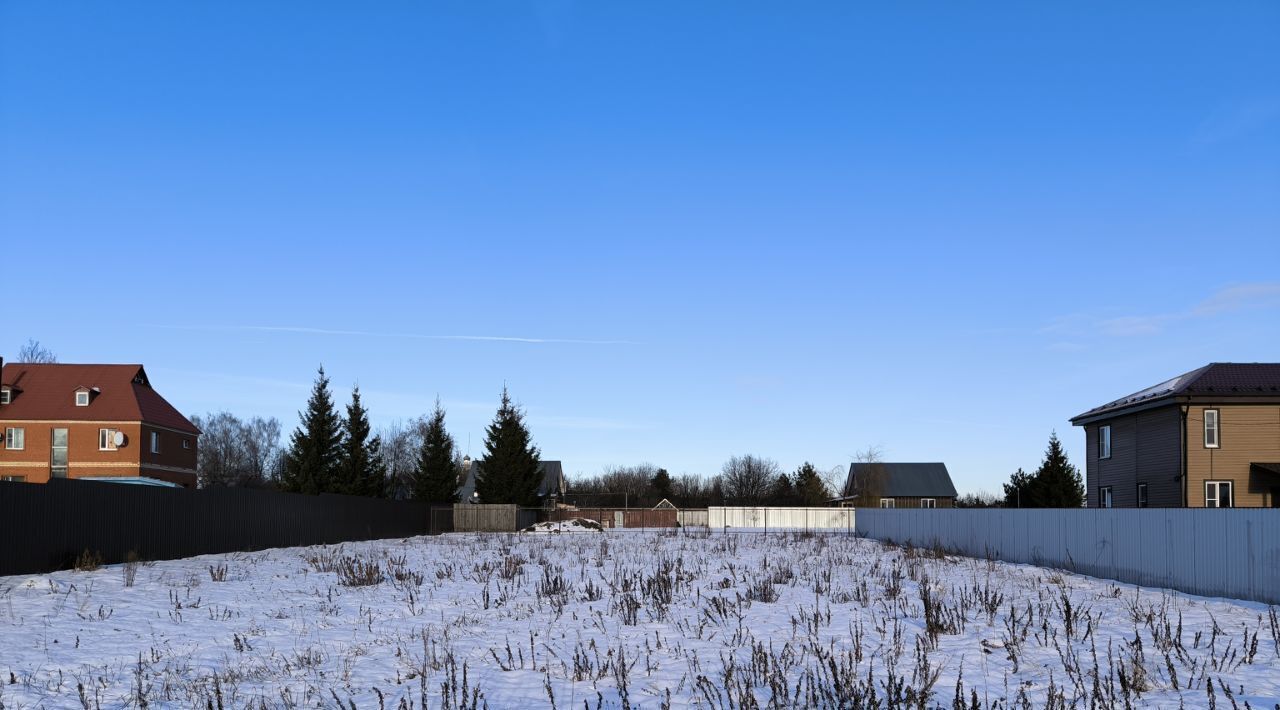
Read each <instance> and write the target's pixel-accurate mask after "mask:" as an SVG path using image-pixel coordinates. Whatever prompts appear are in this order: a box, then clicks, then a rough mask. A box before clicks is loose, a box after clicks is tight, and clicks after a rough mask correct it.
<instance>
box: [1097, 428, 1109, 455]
mask: <svg viewBox="0 0 1280 710" xmlns="http://www.w3.org/2000/svg"><path fill="white" fill-rule="evenodd" d="M1098 458H1100V459H1109V458H1111V425H1110V424H1108V425H1107V426H1100V427H1098Z"/></svg>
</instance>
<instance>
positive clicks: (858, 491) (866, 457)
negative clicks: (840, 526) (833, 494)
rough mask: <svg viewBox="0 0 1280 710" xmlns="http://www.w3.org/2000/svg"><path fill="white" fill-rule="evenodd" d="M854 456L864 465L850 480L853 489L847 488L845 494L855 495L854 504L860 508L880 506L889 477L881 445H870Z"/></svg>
mask: <svg viewBox="0 0 1280 710" xmlns="http://www.w3.org/2000/svg"><path fill="white" fill-rule="evenodd" d="M853 458H854V460H855V461H857V462H858V463H860V464H863V465H862V467H861V472H860V473H859V474H858V475H857V476H856V477H855V478H854V480H852V481H850V482H849V483H850V484H851V488H852V490H846V491H845V493H844V494H845V495H846V496H853V498H854V505H856V506H858V507H860V508H866V507H872V508H874V507H878V506H879V505H880V498H881V496H882V495H883V493H884V490H885V483H886V478H887V473H886V472H885V469H884V460H883V459H884V453H883V451H882V450H881V448H880V447H879V446H868V447H867V448H866V449H864V450H862V451H859V452H858V453H856V454H854V455H853Z"/></svg>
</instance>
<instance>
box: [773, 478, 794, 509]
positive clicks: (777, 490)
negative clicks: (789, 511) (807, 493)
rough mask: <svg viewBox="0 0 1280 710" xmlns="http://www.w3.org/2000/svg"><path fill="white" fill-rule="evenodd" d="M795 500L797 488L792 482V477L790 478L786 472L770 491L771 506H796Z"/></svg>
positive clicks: (777, 479)
mask: <svg viewBox="0 0 1280 710" xmlns="http://www.w3.org/2000/svg"><path fill="white" fill-rule="evenodd" d="M795 498H796V487H795V485H793V484H792V482H791V476H788V475H787V473H786V471H783V472H782V473H779V474H778V477H777V478H776V479H774V481H773V486H772V487H771V488H770V489H769V505H782V506H788V505H795V503H796V500H795Z"/></svg>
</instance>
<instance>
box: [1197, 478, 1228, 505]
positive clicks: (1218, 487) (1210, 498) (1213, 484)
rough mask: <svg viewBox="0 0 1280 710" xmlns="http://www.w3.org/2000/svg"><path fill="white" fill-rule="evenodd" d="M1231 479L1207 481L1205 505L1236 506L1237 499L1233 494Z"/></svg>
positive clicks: (1205, 483) (1205, 485)
mask: <svg viewBox="0 0 1280 710" xmlns="http://www.w3.org/2000/svg"><path fill="white" fill-rule="evenodd" d="M1231 488H1232V485H1231V481H1205V482H1204V507H1206V508H1234V507H1235V499H1234V498H1233V497H1232V496H1231Z"/></svg>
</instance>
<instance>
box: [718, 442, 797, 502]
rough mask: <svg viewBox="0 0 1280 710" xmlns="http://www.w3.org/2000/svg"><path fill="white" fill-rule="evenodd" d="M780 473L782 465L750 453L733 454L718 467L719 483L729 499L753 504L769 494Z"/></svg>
mask: <svg viewBox="0 0 1280 710" xmlns="http://www.w3.org/2000/svg"><path fill="white" fill-rule="evenodd" d="M780 475H782V467H781V466H779V465H778V462H777V461H774V460H773V459H766V458H761V457H759V456H753V455H751V454H747V455H746V456H734V457H733V458H731V459H729V460H728V461H726V462H725V464H724V466H723V467H722V468H721V469H720V485H721V486H722V487H723V488H724V495H725V498H727V499H729V500H730V501H733V502H735V503H745V504H748V505H755V504H758V503H760V502H762V501H764V500H765V498H767V497H768V496H769V492H770V490H771V489H772V486H773V483H774V481H776V480H777V479H778V476H780Z"/></svg>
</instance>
